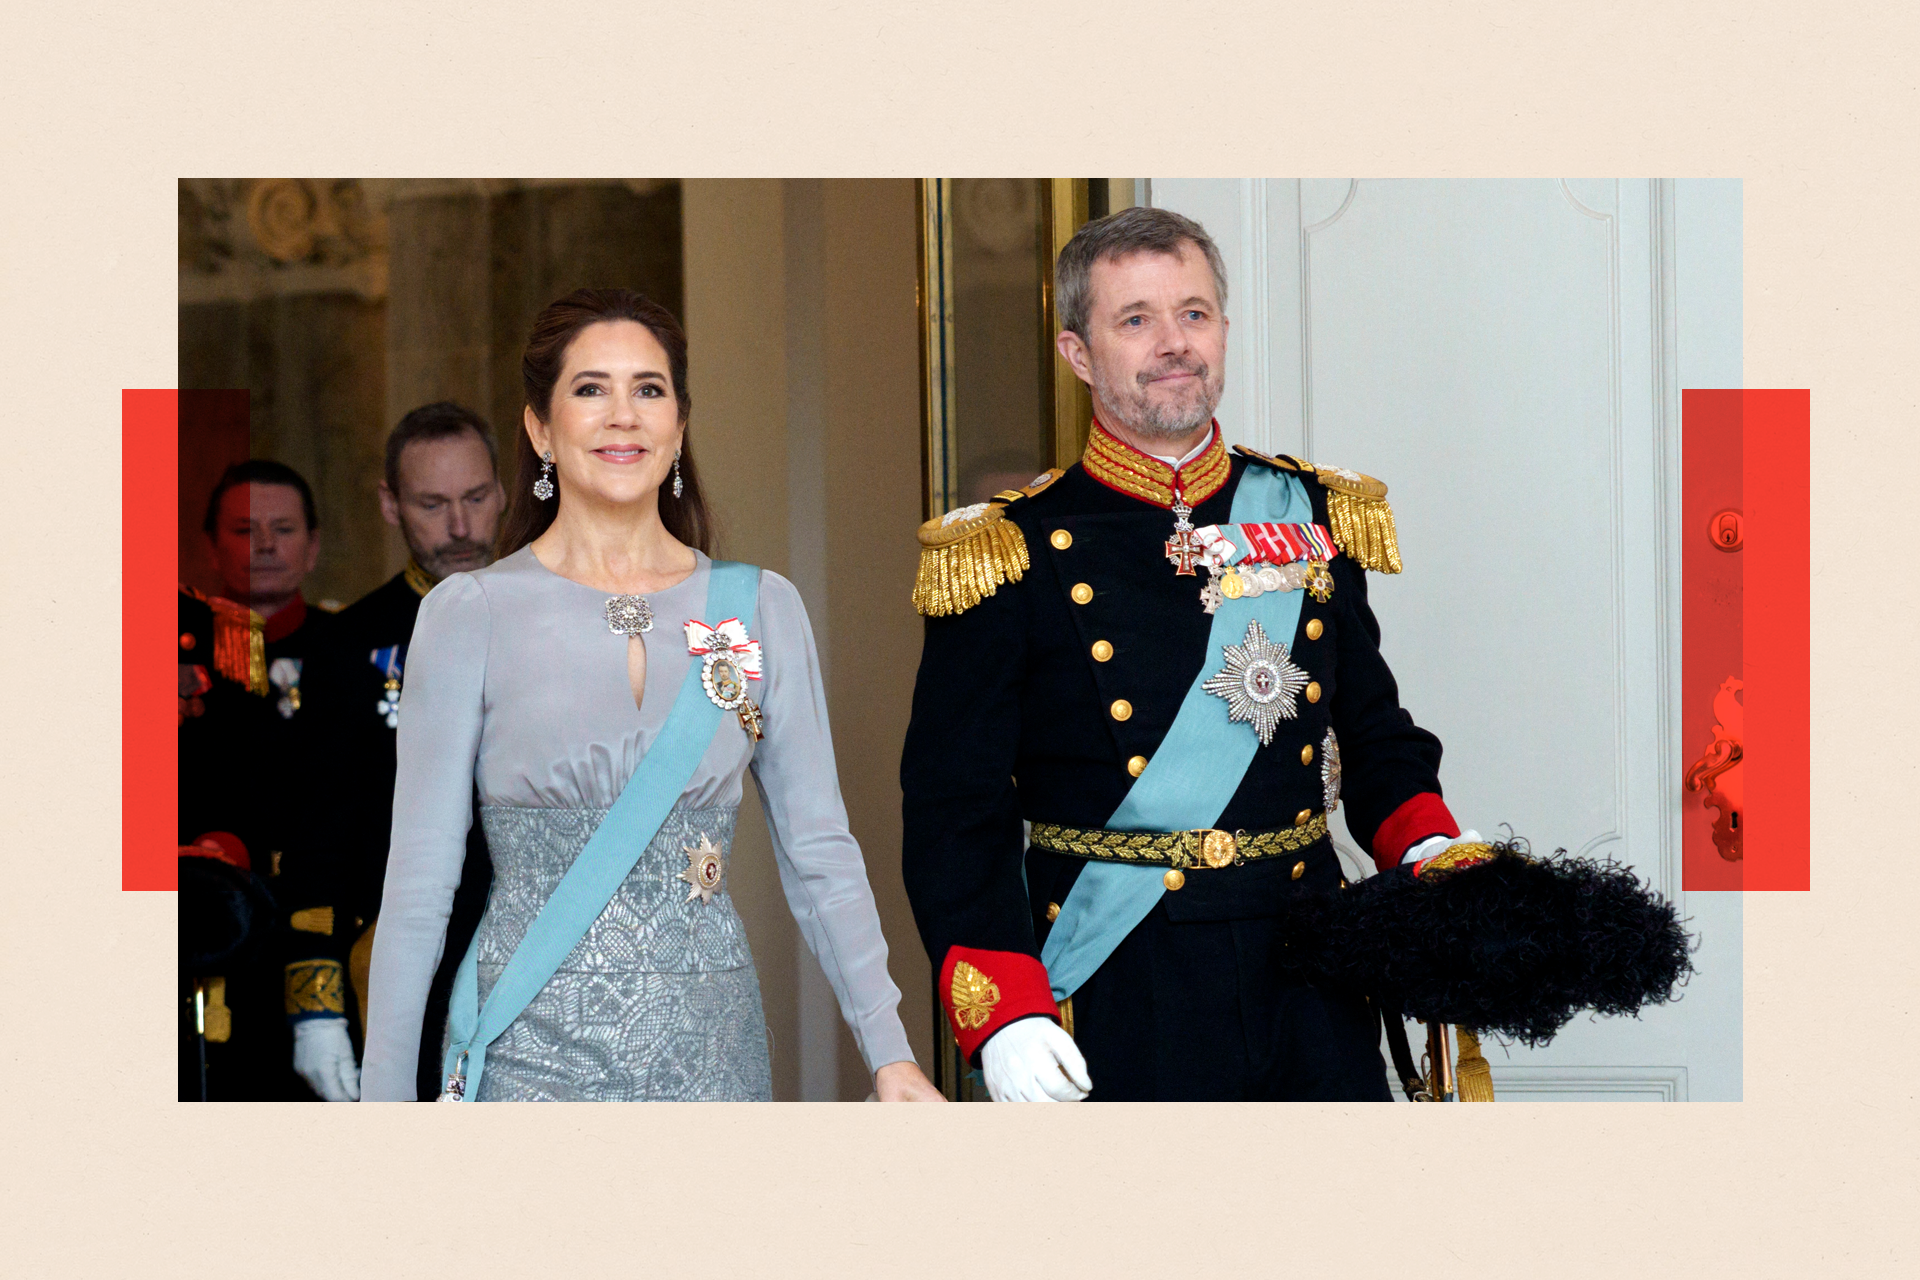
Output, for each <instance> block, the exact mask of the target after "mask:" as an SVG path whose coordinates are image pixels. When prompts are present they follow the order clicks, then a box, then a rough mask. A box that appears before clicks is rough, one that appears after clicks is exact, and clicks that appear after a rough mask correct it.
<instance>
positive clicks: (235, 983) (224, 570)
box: [179, 458, 358, 1101]
mask: <svg viewBox="0 0 1920 1280" xmlns="http://www.w3.org/2000/svg"><path fill="white" fill-rule="evenodd" d="M202 529H203V531H204V532H205V534H206V537H207V540H208V545H209V549H210V550H211V552H212V556H213V561H214V565H215V567H216V568H217V569H218V571H219V573H220V577H221V581H222V591H223V593H224V594H223V595H221V596H211V597H209V596H202V595H200V593H198V592H195V591H193V590H191V589H190V588H183V589H182V593H181V629H180V635H179V646H180V672H181V685H180V723H179V733H180V766H179V788H180V819H179V820H180V844H181V846H182V847H183V848H186V847H203V846H204V842H205V840H206V838H207V837H208V836H209V834H210V833H220V834H221V836H222V840H221V841H220V847H222V848H225V849H228V850H229V855H228V856H229V860H232V861H233V862H234V865H235V866H236V867H238V868H239V869H241V870H242V871H246V872H249V873H250V874H251V875H252V876H253V877H254V878H255V879H256V880H257V881H258V883H259V884H260V885H261V886H264V888H265V890H266V892H267V893H268V894H269V895H270V896H271V905H272V908H273V912H272V915H273V918H272V920H271V921H270V922H263V923H261V924H260V925H259V932H260V933H261V935H262V937H261V943H260V945H257V946H252V947H249V948H248V949H247V951H246V952H245V953H244V955H241V954H236V955H235V956H233V957H231V959H230V961H229V962H228V964H227V967H229V968H230V969H232V972H230V973H225V974H222V975H221V977H222V978H223V980H224V981H223V987H224V992H223V994H224V995H225V996H226V1000H225V1004H226V1006H227V1007H228V1008H229V1009H230V1011H231V1013H230V1016H229V1017H227V1018H220V1017H216V1018H215V1025H216V1026H217V1027H230V1029H231V1036H230V1039H228V1040H225V1041H221V1040H214V1041H213V1042H212V1043H213V1044H214V1045H225V1046H227V1047H222V1048H219V1049H217V1050H213V1051H212V1057H211V1061H210V1065H209V1081H208V1089H207V1096H208V1097H209V1098H210V1099H215V1100H238V1099H250V1100H306V1101H311V1100H313V1099H314V1098H315V1097H325V1096H327V1095H329V1094H336V1095H340V1096H346V1095H348V1094H350V1093H352V1092H355V1091H357V1089H358V1083H357V1078H356V1073H355V1072H354V1071H353V1069H352V1056H351V1050H350V1048H348V1049H347V1052H346V1054H345V1057H344V1059H343V1058H342V1054H341V1049H342V1047H343V1046H345V1044H346V1035H345V1024H344V1022H342V1021H340V1019H341V1017H342V1015H343V1012H344V1007H343V1003H342V990H343V981H342V979H343V976H344V971H343V970H342V969H341V967H340V966H339V965H338V964H337V963H336V962H335V961H334V960H333V958H332V957H331V956H330V954H329V949H328V947H327V945H326V944H325V943H324V942H323V941H322V939H323V938H324V936H325V929H326V927H327V924H328V922H329V921H330V918H331V911H332V906H331V904H332V897H333V892H332V886H331V884H330V882H329V873H328V871H327V868H326V867H325V865H324V863H322V862H320V861H318V860H316V859H314V858H312V857H311V856H308V855H307V854H306V853H305V852H304V844H303V840H302V827H301V822H300V818H299V813H298V801H299V799H300V796H301V794H302V791H303V784H304V779H305V777H306V776H307V774H308V772H309V769H310V765H309V757H308V734H307V729H308V725H309V721H310V719H311V717H310V716H309V715H307V714H305V713H304V707H305V703H304V697H303V695H304V690H303V673H304V670H305V666H306V663H307V661H308V659H309V656H310V655H311V653H312V652H313V650H314V649H315V647H316V646H318V645H320V644H322V643H324V642H325V640H326V639H327V635H328V631H329V628H330V626H331V624H332V622H333V619H332V617H331V616H330V615H328V614H327V613H325V612H324V611H320V610H315V609H310V608H309V607H308V605H307V602H306V599H305V597H304V595H303V594H302V592H301V585H302V583H303V581H304V580H305V578H306V577H307V575H308V574H309V573H311V572H312V571H313V569H314V567H315V566H316V565H317V564H318V563H319V558H320V519H319V511H318V509H317V507H316V506H315V504H314V500H313V491H312V489H311V488H310V487H309V486H308V484H307V482H306V479H305V478H304V477H302V476H301V475H300V473H299V472H297V471H295V470H294V469H293V468H291V467H289V466H286V465H285V464H283V463H279V462H273V461H270V460H267V459H258V458H256V459H250V460H248V461H246V462H240V463H236V464H234V465H233V466H231V467H228V468H227V470H226V471H225V472H224V473H223V474H222V475H221V477H220V480H219V482H218V483H217V484H216V485H215V486H214V489H213V491H212V493H211V494H209V495H208V498H207V507H206V515H205V518H204V520H203V522H202ZM263 901H264V900H263ZM185 909H186V905H185V904H184V903H183V911H184V910H185ZM183 923H184V922H183ZM183 940H184V933H183ZM263 991H265V992H271V993H273V995H272V996H271V998H269V999H265V1000H260V999H255V998H254V997H255V995H257V994H258V993H259V992H263Z"/></svg>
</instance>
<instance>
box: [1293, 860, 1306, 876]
mask: <svg viewBox="0 0 1920 1280" xmlns="http://www.w3.org/2000/svg"><path fill="white" fill-rule="evenodd" d="M1305 874H1307V864H1306V863H1304V862H1296V863H1294V864H1293V878H1294V879H1295V880H1298V879H1299V878H1300V877H1301V876H1303V875H1305Z"/></svg>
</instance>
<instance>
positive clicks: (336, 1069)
mask: <svg viewBox="0 0 1920 1280" xmlns="http://www.w3.org/2000/svg"><path fill="white" fill-rule="evenodd" d="M293 1069H294V1071H296V1072H297V1073H299V1076H300V1078H301V1079H302V1080H305V1081H306V1082H307V1083H308V1084H309V1085H311V1086H312V1087H313V1091H314V1092H315V1093H317V1094H319V1095H320V1096H321V1098H323V1099H324V1100H326V1101H327V1102H358V1101H360V1068H359V1066H358V1064H356V1063H355V1062H354V1060H353V1041H352V1040H350V1039H348V1038H347V1020H346V1019H345V1018H306V1019H303V1020H302V1021H299V1022H296V1023H294V1024H293Z"/></svg>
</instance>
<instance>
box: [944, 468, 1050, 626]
mask: <svg viewBox="0 0 1920 1280" xmlns="http://www.w3.org/2000/svg"><path fill="white" fill-rule="evenodd" d="M1065 474H1066V472H1065V471H1063V470H1061V469H1060V468H1058V467H1055V468H1053V469H1052V470H1050V471H1048V472H1047V473H1046V474H1045V475H1042V476H1040V477H1038V478H1036V479H1035V480H1034V482H1033V483H1032V484H1030V485H1028V486H1027V487H1026V488H1024V489H1008V490H1005V491H1004V492H1001V493H996V494H995V495H993V501H992V502H976V503H975V504H974V505H972V506H970V507H961V508H959V509H957V510H954V511H949V512H947V514H945V515H944V516H939V517H936V518H935V519H932V520H929V521H927V522H926V523H925V524H923V525H921V526H920V573H919V576H918V577H917V578H915V580H914V584H913V607H914V608H915V609H917V610H919V611H920V612H921V613H923V614H925V615H926V616H927V617H929V618H943V617H946V616H947V615H948V614H954V613H964V612H966V611H967V610H968V609H971V608H973V606H974V605H976V604H979V603H980V602H981V601H982V600H984V599H986V598H987V597H988V596H990V595H992V594H993V593H994V592H995V591H997V590H999V589H1000V584H1001V583H1003V582H1018V581H1020V576H1021V575H1022V574H1024V573H1025V572H1026V571H1027V569H1028V568H1029V567H1030V566H1031V564H1032V561H1031V560H1030V559H1029V558H1028V556H1027V540H1026V538H1025V537H1024V536H1023V535H1022V534H1021V532H1020V526H1019V525H1017V524H1015V523H1014V522H1013V521H1011V520H1009V519H1007V507H1008V505H1009V504H1011V503H1015V502H1019V501H1021V500H1023V499H1025V498H1030V497H1032V496H1033V495H1034V494H1036V493H1038V492H1040V491H1041V490H1042V489H1045V488H1047V487H1048V486H1049V485H1051V484H1052V483H1053V482H1054V481H1056V480H1058V479H1059V478H1060V477H1061V476H1063V475H1065Z"/></svg>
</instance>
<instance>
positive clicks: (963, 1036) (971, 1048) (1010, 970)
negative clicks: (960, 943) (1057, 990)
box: [940, 947, 1060, 1062]
mask: <svg viewBox="0 0 1920 1280" xmlns="http://www.w3.org/2000/svg"><path fill="white" fill-rule="evenodd" d="M940 1003H941V1004H943V1005H945V1006H946V1009H947V1022H948V1023H949V1024H950V1025H951V1026H952V1027H953V1038H954V1039H955V1040H956V1041H957V1042H959V1045H960V1056H961V1057H962V1058H964V1059H966V1060H967V1061H968V1062H971V1061H973V1055H974V1054H975V1053H977V1052H979V1049H980V1046H981V1045H982V1044H984V1043H986V1039H987V1037H988V1036H990V1035H992V1034H993V1033H994V1032H996V1031H998V1030H999V1029H1000V1028H1002V1027H1004V1026H1006V1025H1007V1024H1008V1023H1009V1022H1012V1021H1014V1020H1015V1019H1017V1018H1025V1017H1029V1016H1031V1015H1033V1014H1036V1013H1043V1014H1045V1015H1046V1016H1047V1017H1049V1018H1052V1019H1053V1020H1054V1021H1055V1022H1058V1021H1059V1020H1060V1009H1059V1006H1058V1005H1056V1004H1054V1002H1053V987H1052V986H1051V984H1049V983H1048V981H1047V970H1046V966H1045V965H1043V964H1041V963H1040V961H1039V960H1038V959H1037V958H1036V957H1034V956H1030V955H1027V954H1026V953H1025V952H1022V951H976V950H975V949H974V948H972V947H952V948H950V949H949V950H948V951H947V959H946V963H945V964H943V965H941V966H940Z"/></svg>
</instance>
